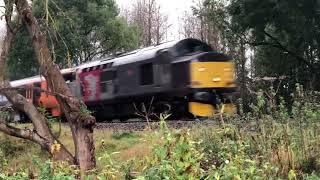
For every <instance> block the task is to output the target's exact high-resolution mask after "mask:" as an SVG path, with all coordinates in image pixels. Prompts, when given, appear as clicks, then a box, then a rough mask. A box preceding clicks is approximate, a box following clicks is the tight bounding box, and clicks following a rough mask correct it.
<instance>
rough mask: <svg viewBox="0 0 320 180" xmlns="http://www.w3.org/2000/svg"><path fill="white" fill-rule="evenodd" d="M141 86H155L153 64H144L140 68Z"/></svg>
mask: <svg viewBox="0 0 320 180" xmlns="http://www.w3.org/2000/svg"><path fill="white" fill-rule="evenodd" d="M139 75H140V85H151V84H153V65H152V63H147V64H143V65H141V66H140V74H139Z"/></svg>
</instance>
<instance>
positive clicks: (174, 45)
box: [77, 38, 212, 69]
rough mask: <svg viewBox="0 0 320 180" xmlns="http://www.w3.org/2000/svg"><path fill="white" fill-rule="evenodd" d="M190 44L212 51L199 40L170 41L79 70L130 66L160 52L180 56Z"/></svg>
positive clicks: (93, 62)
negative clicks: (106, 65) (102, 66)
mask: <svg viewBox="0 0 320 180" xmlns="http://www.w3.org/2000/svg"><path fill="white" fill-rule="evenodd" d="M192 43H193V44H192ZM190 44H192V45H194V46H195V45H201V46H202V48H203V50H204V51H212V49H211V47H210V46H209V45H208V44H206V43H204V42H201V41H200V40H197V39H193V38H187V39H183V40H177V41H170V42H166V43H162V44H159V45H156V46H150V47H146V48H143V49H138V50H134V51H131V52H128V53H125V54H122V55H120V56H118V57H115V58H112V59H110V58H105V59H101V60H97V61H92V62H89V63H85V64H82V65H80V66H78V67H77V69H85V68H90V67H93V66H99V65H103V64H107V63H113V66H118V65H123V64H128V63H131V62H136V61H141V60H146V59H150V58H153V57H154V56H155V55H156V53H157V52H158V51H160V50H168V51H170V52H171V53H172V54H173V55H177V56H178V54H179V53H181V52H179V51H180V50H181V51H183V50H186V49H188V48H190V47H189V46H190ZM192 45H191V46H192Z"/></svg>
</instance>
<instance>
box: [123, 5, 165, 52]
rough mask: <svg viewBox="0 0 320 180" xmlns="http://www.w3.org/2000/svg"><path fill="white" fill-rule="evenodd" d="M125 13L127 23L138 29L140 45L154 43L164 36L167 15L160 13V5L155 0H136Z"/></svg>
mask: <svg viewBox="0 0 320 180" xmlns="http://www.w3.org/2000/svg"><path fill="white" fill-rule="evenodd" d="M125 15H126V19H127V21H128V23H129V24H131V25H133V26H135V27H137V29H138V31H139V45H140V46H142V47H147V46H150V45H156V44H159V43H160V42H162V41H163V40H164V39H165V38H166V33H167V30H168V28H169V24H168V16H167V15H165V14H163V13H161V7H160V5H158V4H157V3H156V1H155V0H137V1H136V2H135V4H134V5H133V7H132V9H131V11H130V12H126V13H125Z"/></svg>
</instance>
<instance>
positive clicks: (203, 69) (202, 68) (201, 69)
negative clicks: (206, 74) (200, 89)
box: [198, 67, 206, 72]
mask: <svg viewBox="0 0 320 180" xmlns="http://www.w3.org/2000/svg"><path fill="white" fill-rule="evenodd" d="M205 70H206V68H204V67H201V68H199V69H198V71H199V72H203V71H205Z"/></svg>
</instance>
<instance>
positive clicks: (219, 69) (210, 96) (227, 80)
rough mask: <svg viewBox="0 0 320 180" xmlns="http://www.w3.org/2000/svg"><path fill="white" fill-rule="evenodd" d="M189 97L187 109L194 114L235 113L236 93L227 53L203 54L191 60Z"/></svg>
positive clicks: (205, 115)
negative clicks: (190, 92) (190, 95)
mask: <svg viewBox="0 0 320 180" xmlns="http://www.w3.org/2000/svg"><path fill="white" fill-rule="evenodd" d="M190 82H191V84H190V87H191V89H192V92H193V93H192V94H193V95H192V97H191V99H190V101H189V112H190V113H192V114H193V115H195V116H200V117H212V116H214V115H216V114H220V113H227V114H235V113H236V106H235V104H234V99H235V98H234V97H235V95H236V94H237V85H236V83H235V67H234V63H233V62H232V61H231V58H230V57H229V56H226V55H224V54H221V53H204V54H202V55H199V56H198V57H197V60H194V61H192V62H191V63H190Z"/></svg>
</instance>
